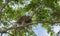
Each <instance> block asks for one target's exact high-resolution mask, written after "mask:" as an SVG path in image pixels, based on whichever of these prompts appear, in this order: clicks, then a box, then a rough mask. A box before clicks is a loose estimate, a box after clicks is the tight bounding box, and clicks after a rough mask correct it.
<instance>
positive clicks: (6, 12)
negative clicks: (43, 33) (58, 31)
mask: <svg viewBox="0 0 60 36" xmlns="http://www.w3.org/2000/svg"><path fill="white" fill-rule="evenodd" d="M26 12H29V13H30V14H31V15H33V14H34V15H33V16H32V22H31V23H28V24H26V23H25V24H26V25H23V26H21V27H17V26H16V25H17V23H16V22H17V20H18V19H19V18H20V17H22V16H24V15H25V13H26ZM38 23H42V27H44V28H45V29H46V30H48V33H49V34H50V35H51V36H52V35H53V34H54V32H53V30H52V29H51V28H52V27H51V26H53V25H55V24H57V25H60V0H0V26H1V28H0V33H1V34H2V33H8V36H27V34H28V36H36V34H35V33H34V32H33V31H32V25H34V26H36V25H37V24H38ZM2 25H3V26H2ZM25 27H28V29H29V30H28V29H25ZM7 31H8V32H7ZM10 32H11V33H10Z"/></svg>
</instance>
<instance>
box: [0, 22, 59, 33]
mask: <svg viewBox="0 0 60 36" xmlns="http://www.w3.org/2000/svg"><path fill="white" fill-rule="evenodd" d="M37 23H60V21H54V22H49V21H39V22H34V23H28V24H26V23H25V25H20V26H19V27H16V26H15V27H13V26H12V27H10V28H8V29H5V30H1V31H0V33H6V32H7V31H8V30H12V29H16V28H17V29H24V28H25V27H26V26H28V25H33V24H37Z"/></svg>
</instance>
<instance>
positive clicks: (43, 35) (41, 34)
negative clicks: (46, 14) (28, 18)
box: [32, 24, 50, 36]
mask: <svg viewBox="0 0 60 36" xmlns="http://www.w3.org/2000/svg"><path fill="white" fill-rule="evenodd" d="M32 29H33V31H34V32H35V33H36V35H37V36H50V35H49V34H48V33H47V30H46V29H44V28H43V27H42V26H41V24H38V25H37V27H34V26H33V28H32Z"/></svg>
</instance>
